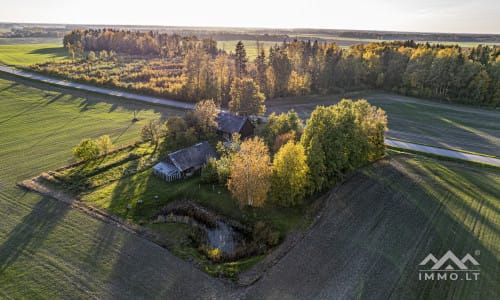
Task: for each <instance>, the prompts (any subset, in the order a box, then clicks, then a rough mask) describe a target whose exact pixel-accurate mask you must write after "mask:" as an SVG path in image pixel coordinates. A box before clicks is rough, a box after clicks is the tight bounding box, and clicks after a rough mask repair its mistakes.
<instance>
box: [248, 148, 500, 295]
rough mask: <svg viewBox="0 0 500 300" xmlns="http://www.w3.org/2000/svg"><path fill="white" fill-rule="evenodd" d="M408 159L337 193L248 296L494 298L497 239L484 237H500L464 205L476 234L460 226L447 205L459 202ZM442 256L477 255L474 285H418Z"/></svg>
mask: <svg viewBox="0 0 500 300" xmlns="http://www.w3.org/2000/svg"><path fill="white" fill-rule="evenodd" d="M412 159H413V158H408V157H391V158H389V159H385V160H382V161H380V162H378V163H376V164H374V165H371V166H367V167H365V168H364V169H363V170H362V171H361V172H358V173H356V174H354V175H353V176H352V177H351V178H350V179H348V180H347V181H346V182H344V183H342V184H341V185H340V186H338V187H337V188H335V189H334V190H333V192H332V193H331V196H330V197H329V199H328V203H327V206H326V208H325V213H324V215H323V216H322V217H321V219H320V220H319V221H318V223H317V224H316V225H315V226H314V227H313V229H312V230H311V231H310V232H309V233H308V235H307V236H306V237H305V238H304V240H302V241H301V242H299V243H298V244H297V245H296V246H295V247H294V248H293V249H292V250H291V251H290V252H289V253H288V254H287V255H286V256H285V257H284V258H283V259H282V260H281V261H280V262H279V263H278V265H277V266H275V267H273V268H272V269H271V270H270V271H269V272H268V274H266V275H265V277H263V278H262V279H261V280H260V281H259V282H257V283H256V284H255V285H254V286H252V287H251V288H250V289H249V290H248V291H247V294H246V295H245V296H246V298H249V299H259V298H266V297H267V298H273V297H274V298H287V297H290V298H299V299H300V298H308V299H311V298H317V299H332V298H341V299H351V298H352V299H354V298H355V299H450V298H457V297H459V296H461V297H459V298H467V299H468V298H474V299H498V293H499V292H500V290H499V288H500V287H499V286H498V284H497V282H498V280H497V279H498V271H499V266H498V264H497V263H496V262H498V259H497V256H498V254H495V252H494V248H495V246H494V245H492V244H491V242H492V241H493V242H494V241H495V240H496V238H493V240H491V239H490V240H488V236H490V237H491V235H493V236H496V237H498V235H499V234H498V233H497V232H495V231H493V230H492V229H491V228H490V227H489V226H488V224H485V222H483V221H482V219H481V218H480V217H479V216H477V215H476V214H475V213H474V212H473V210H474V209H472V208H471V207H469V206H464V209H465V210H469V212H468V214H467V215H468V216H474V217H476V218H477V222H478V223H481V224H480V227H481V232H480V233H481V234H479V233H478V231H474V232H473V231H471V230H470V228H468V227H467V226H466V225H464V224H463V222H462V220H460V219H459V218H457V217H456V215H454V213H455V212H454V211H450V206H448V205H447V203H446V202H454V201H455V202H456V201H457V200H456V199H454V196H451V195H452V192H450V191H449V189H450V186H447V185H446V184H443V183H442V182H434V181H433V178H432V177H431V176H429V175H428V174H426V172H425V165H424V166H420V165H418V164H417V165H413V164H412V163H411V160H412ZM424 159H425V158H424ZM443 164H446V163H443ZM457 170H460V169H457ZM464 171H466V170H464ZM457 174H458V175H460V172H459V171H457ZM444 180H445V181H448V180H454V179H453V178H444ZM486 189H489V188H486ZM487 193H490V195H491V193H494V190H493V192H492V191H491V190H489V191H487ZM488 217H490V218H491V216H488ZM478 227H479V225H478ZM483 235H484V236H483ZM485 238H486V240H485ZM448 250H451V251H453V252H454V253H455V254H456V255H457V256H459V258H460V259H462V257H464V255H465V254H466V253H470V254H471V255H473V256H474V255H475V251H476V250H479V252H480V255H479V256H477V257H476V258H477V260H478V261H479V263H480V264H481V275H480V279H479V280H478V281H468V282H465V281H419V279H418V270H419V263H420V262H421V261H422V260H423V259H424V258H425V257H426V256H427V255H428V254H429V253H432V254H434V255H435V256H436V257H438V258H440V257H441V256H443V255H444V254H445V252H446V251H448Z"/></svg>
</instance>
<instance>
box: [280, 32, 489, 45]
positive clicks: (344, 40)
mask: <svg viewBox="0 0 500 300" xmlns="http://www.w3.org/2000/svg"><path fill="white" fill-rule="evenodd" d="M290 37H291V38H294V37H298V38H306V39H311V40H314V39H324V40H328V41H331V42H336V43H337V44H338V45H340V46H345V47H347V46H351V45H356V44H368V43H379V42H392V41H395V40H386V39H384V40H381V39H358V38H349V37H339V36H334V35H328V34H313V35H308V34H298V35H291V36H290ZM415 42H416V43H422V44H425V43H426V42H428V43H430V44H441V45H459V46H460V47H463V48H472V47H476V46H478V45H483V46H485V45H486V46H495V45H497V46H498V45H499V44H498V43H481V42H454V41H445V42H443V41H432V40H429V41H415Z"/></svg>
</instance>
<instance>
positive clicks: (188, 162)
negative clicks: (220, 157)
mask: <svg viewBox="0 0 500 300" xmlns="http://www.w3.org/2000/svg"><path fill="white" fill-rule="evenodd" d="M208 157H216V154H215V152H214V150H213V149H212V146H210V144H209V143H208V142H201V143H198V144H196V145H194V146H191V147H188V148H184V149H181V150H177V151H175V152H172V153H170V154H169V155H168V158H169V159H170V161H171V162H172V163H173V164H174V165H175V166H176V167H177V168H178V169H179V171H181V172H184V171H186V170H188V169H190V168H194V167H199V166H201V165H203V164H204V163H205V162H206V161H207V158H208Z"/></svg>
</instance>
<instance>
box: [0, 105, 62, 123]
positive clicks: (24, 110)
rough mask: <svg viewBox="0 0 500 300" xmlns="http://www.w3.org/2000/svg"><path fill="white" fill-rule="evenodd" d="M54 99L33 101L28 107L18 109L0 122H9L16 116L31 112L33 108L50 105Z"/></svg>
mask: <svg viewBox="0 0 500 300" xmlns="http://www.w3.org/2000/svg"><path fill="white" fill-rule="evenodd" d="M51 101H52V100H49V101H40V102H33V103H31V104H30V105H29V106H28V107H26V108H25V109H23V110H21V111H18V112H17V113H15V114H13V115H11V116H9V117H7V118H5V119H2V121H0V124H4V123H7V122H9V121H11V120H13V119H15V118H18V117H21V116H23V115H26V114H28V113H29V112H31V111H32V110H34V109H37V108H39V107H41V106H44V105H48V104H49V103H50V102H51Z"/></svg>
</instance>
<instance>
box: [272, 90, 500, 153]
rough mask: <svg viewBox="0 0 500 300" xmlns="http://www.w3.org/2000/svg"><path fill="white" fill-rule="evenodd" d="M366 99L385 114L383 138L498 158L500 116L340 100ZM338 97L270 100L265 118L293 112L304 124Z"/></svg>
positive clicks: (415, 102) (436, 105) (411, 101)
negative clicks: (386, 130)
mask: <svg viewBox="0 0 500 300" xmlns="http://www.w3.org/2000/svg"><path fill="white" fill-rule="evenodd" d="M343 97H345V98H352V99H353V100H356V99H360V98H365V99H367V100H368V101H369V102H370V103H371V104H372V105H376V106H378V107H380V108H382V109H383V110H385V111H386V113H387V116H388V126H389V129H390V130H389V131H388V132H387V133H386V137H388V138H393V139H401V140H404V141H408V142H412V143H417V144H425V145H429V146H434V147H441V148H448V149H455V150H462V151H468V152H474V153H479V154H485V155H490V156H496V157H499V156H500V112H499V111H498V110H494V109H480V108H474V107H468V106H460V105H452V104H446V103H442V102H435V101H429V100H424V99H417V98H412V97H405V96H400V95H395V94H387V93H380V92H359V93H351V94H347V95H345V96H343ZM340 98H342V97H341V96H335V95H331V96H302V97H291V98H282V99H273V100H270V101H269V102H268V105H267V114H270V113H272V112H276V113H281V112H286V111H288V110H290V109H292V108H293V109H295V111H297V112H298V114H299V116H300V117H301V118H302V119H303V120H306V119H307V118H309V115H310V114H311V112H312V111H313V110H314V108H315V107H316V106H317V105H331V104H335V103H337V102H338V101H339V100H340Z"/></svg>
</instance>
